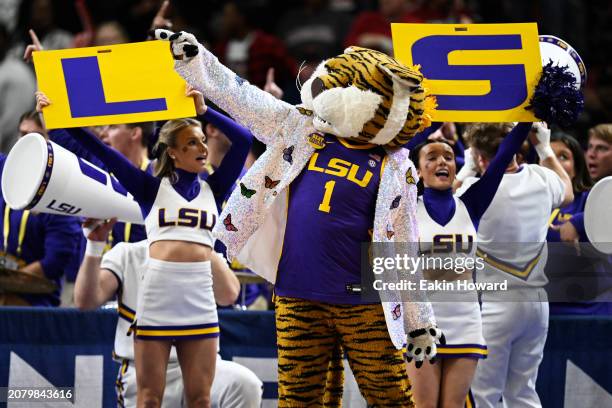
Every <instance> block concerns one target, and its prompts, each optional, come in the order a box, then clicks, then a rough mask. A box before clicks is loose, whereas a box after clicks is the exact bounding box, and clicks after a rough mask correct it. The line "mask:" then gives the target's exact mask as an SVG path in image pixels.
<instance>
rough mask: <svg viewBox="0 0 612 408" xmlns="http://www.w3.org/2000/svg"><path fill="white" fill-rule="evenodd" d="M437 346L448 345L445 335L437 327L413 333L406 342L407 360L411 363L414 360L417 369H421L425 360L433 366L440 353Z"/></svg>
mask: <svg viewBox="0 0 612 408" xmlns="http://www.w3.org/2000/svg"><path fill="white" fill-rule="evenodd" d="M436 344H440V345H444V344H446V339H445V338H444V334H443V333H442V331H441V330H440V329H438V328H437V327H436V326H434V325H431V326H428V327H425V328H423V329H418V330H414V331H411V332H410V333H408V337H407V341H406V360H407V361H408V362H409V363H410V362H411V361H412V359H414V360H415V365H416V368H420V367H421V366H422V365H423V361H425V359H427V360H429V362H430V363H431V364H433V363H434V358H435V356H436V354H437V352H438V349H437V347H436Z"/></svg>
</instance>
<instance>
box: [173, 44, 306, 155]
mask: <svg viewBox="0 0 612 408" xmlns="http://www.w3.org/2000/svg"><path fill="white" fill-rule="evenodd" d="M175 70H176V71H177V72H178V73H179V74H180V75H181V76H182V77H183V78H184V79H185V80H186V81H187V82H188V83H189V84H190V85H191V86H193V87H194V88H196V89H197V90H199V91H200V92H202V93H203V94H204V96H205V97H206V98H208V99H210V100H211V101H213V102H214V103H215V104H216V105H217V106H219V107H220V108H221V109H223V110H224V111H226V112H227V113H228V114H229V115H230V116H231V117H232V118H233V119H234V120H235V121H237V122H238V123H240V124H242V125H243V126H245V127H247V128H248V129H249V130H250V131H251V132H252V133H253V135H254V136H255V137H256V138H257V139H259V140H260V141H262V142H263V143H265V144H270V143H273V142H274V139H275V138H276V137H277V134H281V135H282V134H283V132H280V130H281V129H282V128H283V127H290V126H289V125H290V123H289V122H290V121H292V119H293V118H292V117H290V116H291V114H292V113H293V112H295V114H294V116H296V117H297V116H298V115H299V112H297V110H296V109H295V107H294V106H293V105H290V104H288V103H286V102H283V101H281V100H278V99H276V98H275V97H273V96H272V95H270V94H269V93H267V92H264V91H262V90H261V89H259V88H257V87H256V86H254V85H251V84H249V83H248V82H247V81H246V80H244V79H242V78H240V77H239V76H238V75H236V74H235V73H234V72H232V71H231V70H230V69H229V68H227V67H226V66H224V65H223V64H221V63H220V62H219V60H218V59H217V57H215V56H214V55H213V54H212V53H211V52H210V51H208V50H207V49H206V48H204V47H203V46H202V45H199V52H198V55H197V56H196V57H195V58H193V59H190V60H188V61H187V62H185V61H181V60H177V61H176V62H175Z"/></svg>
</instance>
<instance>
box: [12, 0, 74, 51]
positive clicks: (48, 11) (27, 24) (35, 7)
mask: <svg viewBox="0 0 612 408" xmlns="http://www.w3.org/2000/svg"><path fill="white" fill-rule="evenodd" d="M57 11H58V7H57V4H56V2H54V1H53V0H24V1H23V2H22V3H21V7H20V8H19V21H18V23H17V31H16V35H17V36H18V41H17V43H16V44H15V47H14V49H15V55H18V54H20V53H21V52H22V50H23V49H24V48H25V44H27V43H28V42H29V35H28V30H30V29H32V30H34V31H36V33H38V35H39V36H40V39H41V43H42V46H43V48H44V49H48V50H59V49H63V48H70V47H72V43H73V40H74V37H73V35H72V34H71V33H69V32H68V31H66V30H63V29H61V28H59V27H58V26H57V22H56V12H57Z"/></svg>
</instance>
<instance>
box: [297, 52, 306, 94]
mask: <svg viewBox="0 0 612 408" xmlns="http://www.w3.org/2000/svg"><path fill="white" fill-rule="evenodd" d="M304 65H306V60H304V61H302V63H301V64H300V68H298V73H297V76H296V77H295V87H296V88H297V90H298V91H301V90H302V84H301V83H300V74H301V73H302V71H303V70H304V68H306V67H305V66H304Z"/></svg>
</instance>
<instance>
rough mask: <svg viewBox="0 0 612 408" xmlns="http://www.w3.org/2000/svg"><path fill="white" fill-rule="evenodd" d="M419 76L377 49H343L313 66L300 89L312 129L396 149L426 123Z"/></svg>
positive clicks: (427, 105) (431, 104)
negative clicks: (395, 147)
mask: <svg viewBox="0 0 612 408" xmlns="http://www.w3.org/2000/svg"><path fill="white" fill-rule="evenodd" d="M422 82H423V75H421V73H420V72H419V71H418V69H417V68H416V67H412V68H411V67H407V66H405V65H403V64H401V63H399V62H398V61H396V60H395V59H393V58H391V57H389V56H388V55H386V54H383V53H382V52H379V51H374V50H370V49H367V48H361V47H349V48H347V49H346V50H345V51H344V54H341V55H338V56H336V57H333V58H330V59H328V60H325V61H323V62H321V64H319V66H318V67H317V69H316V70H315V71H314V73H313V74H312V76H311V77H310V78H309V79H308V80H307V81H306V82H305V83H304V85H303V86H302V89H301V91H300V93H301V97H302V107H303V108H305V109H307V110H309V111H312V115H313V125H314V127H315V128H316V129H317V130H318V131H320V132H324V133H331V134H333V135H336V136H338V137H346V138H351V139H354V140H356V141H359V142H363V143H373V144H377V145H386V146H391V147H394V146H400V145H403V144H404V143H406V142H408V141H409V140H410V139H411V138H412V136H414V134H415V133H416V132H418V131H420V130H422V129H424V128H426V127H428V126H429V125H430V124H431V116H430V115H431V112H432V111H433V109H434V108H435V99H434V98H433V97H432V96H428V95H427V94H426V90H425V89H424V88H423V86H422Z"/></svg>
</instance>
